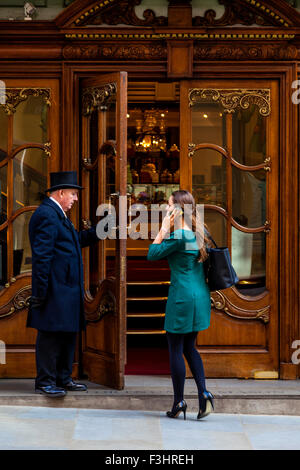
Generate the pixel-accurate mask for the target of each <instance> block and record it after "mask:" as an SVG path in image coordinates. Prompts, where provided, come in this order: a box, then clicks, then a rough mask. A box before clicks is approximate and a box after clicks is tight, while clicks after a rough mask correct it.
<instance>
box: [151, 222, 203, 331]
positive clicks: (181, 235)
mask: <svg viewBox="0 0 300 470" xmlns="http://www.w3.org/2000/svg"><path fill="white" fill-rule="evenodd" d="M189 245H190V246H189ZM198 256H199V249H198V245H197V241H196V236H195V234H194V233H193V232H191V231H190V230H184V229H179V230H175V231H174V232H173V233H171V234H170V237H169V238H167V239H165V240H163V241H162V243H160V244H156V243H155V244H152V245H150V246H149V252H148V256H147V259H148V260H150V261H152V260H158V259H162V258H167V259H168V263H169V266H170V269H171V284H170V288H169V295H168V301H167V307H166V317H165V325H164V328H165V330H166V331H168V332H170V333H190V332H192V331H200V330H205V329H206V328H208V327H209V324H210V311H211V304H210V291H209V288H208V286H207V284H206V282H205V277H204V270H203V263H199V262H198V260H197V258H198Z"/></svg>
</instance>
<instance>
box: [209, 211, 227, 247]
mask: <svg viewBox="0 0 300 470" xmlns="http://www.w3.org/2000/svg"><path fill="white" fill-rule="evenodd" d="M204 222H205V224H206V225H207V226H208V227H207V228H208V231H209V233H210V234H211V236H212V238H213V239H214V241H215V242H216V244H217V245H218V246H220V247H221V246H227V231H226V219H225V217H224V216H223V215H222V214H220V213H219V212H217V211H215V210H208V209H205V210H204Z"/></svg>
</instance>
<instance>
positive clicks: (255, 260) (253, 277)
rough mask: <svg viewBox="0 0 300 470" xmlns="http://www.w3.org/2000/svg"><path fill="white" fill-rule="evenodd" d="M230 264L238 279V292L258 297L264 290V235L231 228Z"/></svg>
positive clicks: (263, 233)
mask: <svg viewBox="0 0 300 470" xmlns="http://www.w3.org/2000/svg"><path fill="white" fill-rule="evenodd" d="M231 257H232V264H233V267H234V269H235V270H236V273H237V275H238V277H239V280H240V281H239V283H238V284H237V286H236V287H237V288H238V290H239V291H240V292H241V293H243V294H246V295H252V296H255V295H258V294H260V293H261V292H263V291H264V290H265V289H266V234H265V232H260V233H244V232H241V231H239V230H237V229H235V228H234V227H232V254H231Z"/></svg>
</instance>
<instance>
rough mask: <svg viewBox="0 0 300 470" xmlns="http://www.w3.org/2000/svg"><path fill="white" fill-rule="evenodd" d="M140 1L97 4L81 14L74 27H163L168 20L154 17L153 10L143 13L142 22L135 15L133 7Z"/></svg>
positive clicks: (113, 0)
mask: <svg viewBox="0 0 300 470" xmlns="http://www.w3.org/2000/svg"><path fill="white" fill-rule="evenodd" d="M140 3H141V0H121V1H118V2H117V1H115V0H106V1H104V2H97V4H95V5H94V6H93V7H91V8H89V9H88V10H86V11H85V12H83V13H82V14H81V15H80V16H79V17H78V18H76V20H75V21H74V26H87V25H102V24H108V25H121V24H126V25H131V26H157V25H159V26H165V25H167V22H168V19H167V18H166V17H164V16H156V15H155V13H154V11H153V10H150V9H147V10H145V11H144V13H143V17H144V18H145V19H144V20H142V19H141V18H139V17H138V16H137V15H136V13H135V7H136V6H137V5H140Z"/></svg>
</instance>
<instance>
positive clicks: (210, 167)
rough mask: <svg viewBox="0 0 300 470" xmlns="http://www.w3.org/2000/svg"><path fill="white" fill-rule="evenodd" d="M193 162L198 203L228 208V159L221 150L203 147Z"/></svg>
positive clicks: (193, 179)
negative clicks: (226, 159)
mask: <svg viewBox="0 0 300 470" xmlns="http://www.w3.org/2000/svg"><path fill="white" fill-rule="evenodd" d="M192 158H193V162H192V184H193V196H194V198H195V201H196V203H197V204H215V205H218V206H222V207H224V209H225V208H226V205H227V204H226V161H225V157H223V156H222V155H221V154H220V153H219V152H216V151H215V150H211V149H201V150H198V151H196V152H195V153H194V156H193V157H192Z"/></svg>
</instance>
